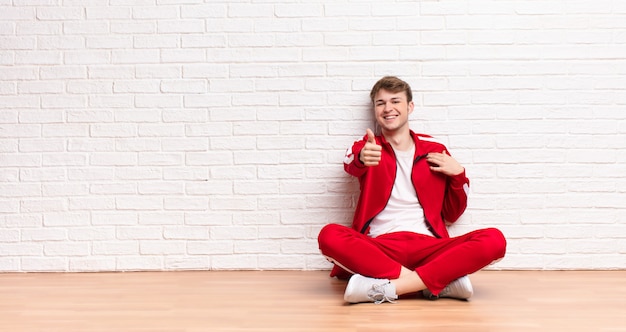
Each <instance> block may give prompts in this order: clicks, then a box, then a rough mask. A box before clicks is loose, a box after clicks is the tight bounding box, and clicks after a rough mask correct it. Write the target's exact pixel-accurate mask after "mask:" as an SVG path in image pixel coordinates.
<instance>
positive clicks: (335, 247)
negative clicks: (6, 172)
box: [318, 224, 506, 295]
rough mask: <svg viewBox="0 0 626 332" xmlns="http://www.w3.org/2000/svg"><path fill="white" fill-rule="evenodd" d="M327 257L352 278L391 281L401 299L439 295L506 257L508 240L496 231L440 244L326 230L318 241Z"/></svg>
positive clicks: (401, 235)
mask: <svg viewBox="0 0 626 332" xmlns="http://www.w3.org/2000/svg"><path fill="white" fill-rule="evenodd" d="M318 241H319V246H320V250H321V252H322V254H323V255H324V256H326V257H327V258H329V260H330V261H331V262H333V263H335V264H337V265H338V266H340V267H341V268H343V269H344V270H346V271H347V272H350V273H358V274H361V275H364V276H367V277H371V278H381V279H389V280H390V281H391V283H393V284H394V286H395V288H396V293H397V294H398V295H402V294H407V293H414V292H417V291H420V290H424V289H429V290H430V291H431V292H432V294H434V295H437V294H439V292H441V290H443V289H444V288H445V287H446V285H448V284H449V283H450V282H452V281H454V280H456V279H458V278H460V277H462V276H465V275H468V274H471V273H474V272H476V271H478V270H480V269H482V268H483V267H485V266H487V265H489V264H490V263H491V262H493V261H494V260H497V259H500V258H502V257H503V256H504V253H505V249H506V240H505V239H504V236H503V235H502V233H501V232H500V231H499V230H497V229H495V228H486V229H480V230H476V231H473V232H470V233H467V234H465V235H461V236H458V237H454V238H448V239H438V238H434V237H431V236H427V235H422V234H416V233H411V232H398V233H390V234H385V235H381V236H379V237H376V238H370V237H368V236H366V235H363V234H361V233H358V232H356V231H355V230H353V229H352V228H349V227H346V226H343V225H338V224H329V225H326V226H325V227H324V228H323V229H322V230H321V231H320V234H319V237H318Z"/></svg>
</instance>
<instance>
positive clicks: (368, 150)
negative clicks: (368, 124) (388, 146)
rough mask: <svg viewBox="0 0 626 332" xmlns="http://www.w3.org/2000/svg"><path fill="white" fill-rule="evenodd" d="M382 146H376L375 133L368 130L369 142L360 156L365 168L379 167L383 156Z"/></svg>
mask: <svg viewBox="0 0 626 332" xmlns="http://www.w3.org/2000/svg"><path fill="white" fill-rule="evenodd" d="M382 149H383V148H382V146H380V145H378V144H376V138H374V132H372V130H371V129H369V128H367V142H366V143H365V146H364V147H363V149H362V150H361V153H360V154H359V160H361V162H362V163H363V164H364V165H365V166H368V167H369V166H378V163H379V162H380V156H381V155H382V152H381V151H382Z"/></svg>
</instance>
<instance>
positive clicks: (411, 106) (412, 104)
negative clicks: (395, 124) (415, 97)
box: [408, 100, 415, 114]
mask: <svg viewBox="0 0 626 332" xmlns="http://www.w3.org/2000/svg"><path fill="white" fill-rule="evenodd" d="M408 107H409V109H408V111H409V113H408V114H411V113H413V109H414V108H415V104H414V103H413V101H412V100H411V101H410V102H409V105H408Z"/></svg>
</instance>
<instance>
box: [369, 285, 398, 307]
mask: <svg viewBox="0 0 626 332" xmlns="http://www.w3.org/2000/svg"><path fill="white" fill-rule="evenodd" d="M367 297H369V298H370V299H372V300H374V303H375V304H381V303H383V302H385V301H387V302H389V303H395V302H394V301H393V300H392V299H390V298H389V297H388V296H387V295H386V294H385V284H382V285H377V284H374V285H372V288H370V289H369V290H368V291H367Z"/></svg>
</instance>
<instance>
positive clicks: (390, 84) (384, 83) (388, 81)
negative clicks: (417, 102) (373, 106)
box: [370, 76, 413, 103]
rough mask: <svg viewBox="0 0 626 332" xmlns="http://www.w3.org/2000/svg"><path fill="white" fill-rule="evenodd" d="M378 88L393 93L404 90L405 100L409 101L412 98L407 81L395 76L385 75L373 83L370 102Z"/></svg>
mask: <svg viewBox="0 0 626 332" xmlns="http://www.w3.org/2000/svg"><path fill="white" fill-rule="evenodd" d="M380 90H387V91H389V92H393V93H398V92H402V91H404V94H406V101H407V102H410V101H412V100H413V92H411V86H410V85H409V83H407V82H405V81H403V80H401V79H399V78H397V77H395V76H385V77H383V78H381V79H380V80H378V82H376V84H374V86H373V87H372V91H371V92H370V99H371V100H372V103H373V102H374V98H376V94H377V93H378V91H380Z"/></svg>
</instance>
